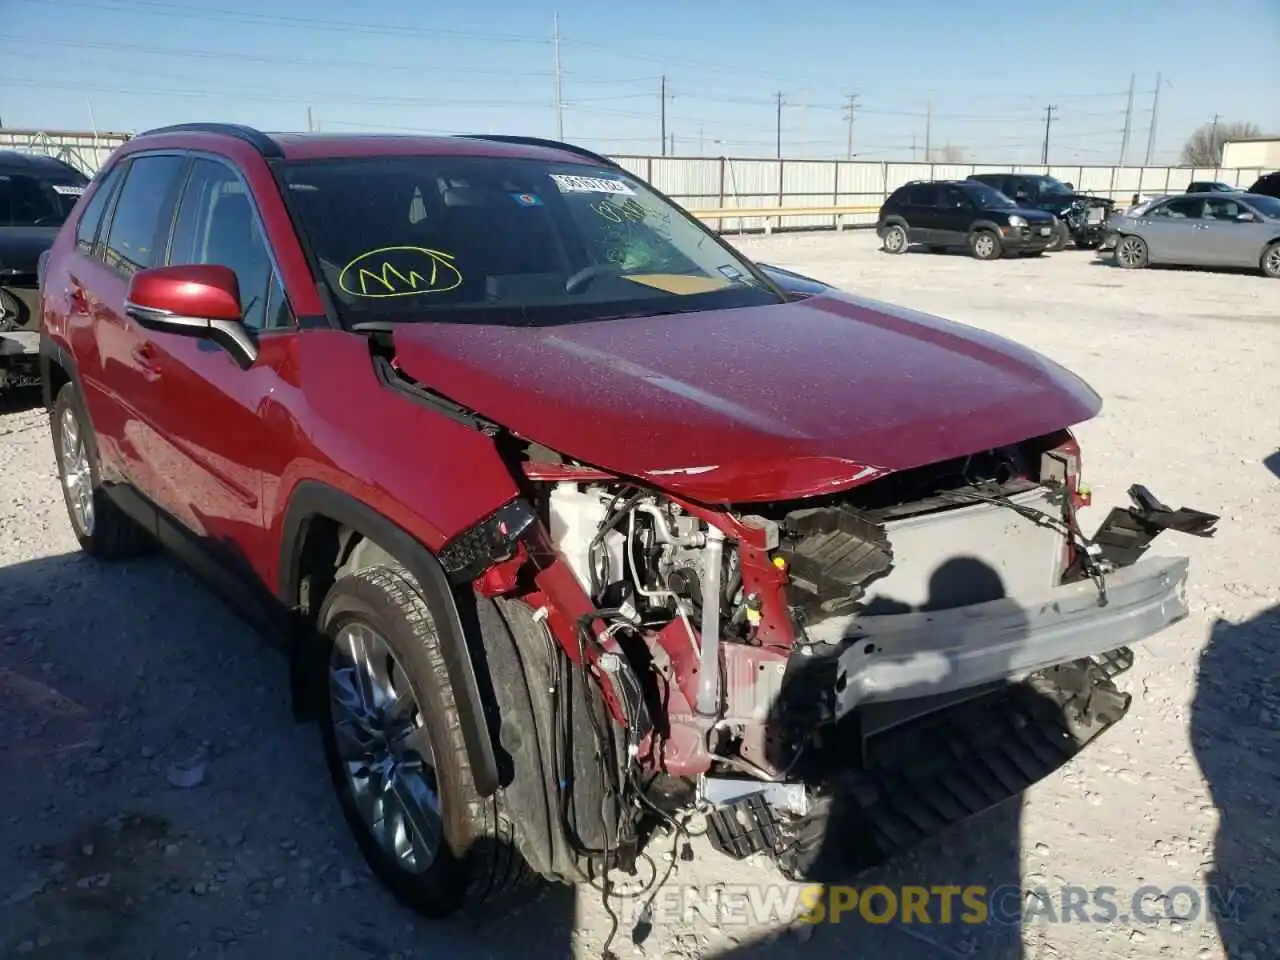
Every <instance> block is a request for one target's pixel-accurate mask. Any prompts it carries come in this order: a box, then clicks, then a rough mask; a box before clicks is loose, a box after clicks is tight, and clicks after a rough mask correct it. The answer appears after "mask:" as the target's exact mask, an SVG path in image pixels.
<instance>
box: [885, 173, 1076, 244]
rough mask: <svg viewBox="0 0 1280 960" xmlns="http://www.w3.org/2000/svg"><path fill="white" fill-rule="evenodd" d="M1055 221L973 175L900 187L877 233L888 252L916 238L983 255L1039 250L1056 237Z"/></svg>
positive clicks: (917, 182)
mask: <svg viewBox="0 0 1280 960" xmlns="http://www.w3.org/2000/svg"><path fill="white" fill-rule="evenodd" d="M1055 223H1056V221H1055V220H1054V218H1053V216H1052V214H1048V213H1044V212H1043V211H1040V210H1023V209H1021V208H1020V207H1019V206H1018V205H1017V204H1016V203H1014V202H1013V201H1012V200H1011V199H1009V198H1008V197H1006V196H1005V195H1004V194H1003V193H1001V192H1000V191H999V190H994V189H992V188H991V187H989V186H987V185H986V184H983V183H977V182H975V181H972V180H917V181H914V182H912V183H908V184H906V185H905V186H901V187H899V188H898V189H897V190H895V191H894V192H893V193H891V194H890V195H889V199H888V200H886V201H885V202H884V206H882V207H881V208H880V218H879V220H878V221H877V222H876V233H877V234H879V236H880V239H881V240H882V241H884V248H885V250H886V251H888V252H889V253H905V252H906V250H907V247H908V246H909V245H910V244H912V243H922V244H924V245H925V246H926V247H928V248H929V249H930V250H933V251H935V252H936V251H940V250H944V249H946V248H947V247H959V246H964V247H967V248H968V250H969V252H970V253H971V254H973V255H974V256H975V257H977V258H978V259H979V260H994V259H996V258H997V257H999V256H1000V255H1001V254H1018V253H1026V254H1032V255H1034V254H1039V253H1043V252H1044V251H1045V249H1046V248H1048V246H1049V245H1050V243H1052V241H1053V239H1054V233H1055V230H1056V227H1055Z"/></svg>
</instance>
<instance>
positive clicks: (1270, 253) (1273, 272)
mask: <svg viewBox="0 0 1280 960" xmlns="http://www.w3.org/2000/svg"><path fill="white" fill-rule="evenodd" d="M1258 265H1259V266H1260V267H1261V268H1262V272H1263V274H1265V275H1266V276H1268V277H1271V279H1273V280H1280V241H1278V242H1276V243H1273V244H1271V246H1269V247H1267V249H1265V250H1263V251H1262V259H1261V260H1260V261H1259V264H1258Z"/></svg>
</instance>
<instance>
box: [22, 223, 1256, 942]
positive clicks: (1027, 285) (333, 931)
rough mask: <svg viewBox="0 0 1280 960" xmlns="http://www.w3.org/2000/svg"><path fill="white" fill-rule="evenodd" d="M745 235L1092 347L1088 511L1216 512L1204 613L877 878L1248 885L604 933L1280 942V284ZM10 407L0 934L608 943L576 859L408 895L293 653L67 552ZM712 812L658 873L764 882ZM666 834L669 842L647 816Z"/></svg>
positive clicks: (880, 286) (1046, 344)
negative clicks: (1227, 895) (958, 910)
mask: <svg viewBox="0 0 1280 960" xmlns="http://www.w3.org/2000/svg"><path fill="white" fill-rule="evenodd" d="M739 242H740V245H741V246H742V248H743V249H744V250H745V251H746V252H748V253H749V254H750V255H752V256H754V257H756V258H758V259H761V260H764V261H767V262H773V263H777V264H779V265H781V266H786V267H790V268H792V269H796V270H800V271H801V272H806V273H809V274H811V275H814V276H817V277H820V278H822V279H825V280H827V281H829V282H833V283H835V284H837V285H840V286H843V287H845V288H847V289H850V290H854V291H856V292H859V293H862V294H865V295H869V296H873V297H879V298H882V299H885V300H890V301H894V302H897V303H901V304H904V305H907V306H910V307H913V308H916V309H920V310H924V311H928V312H932V313H938V314H942V315H945V316H948V317H951V318H953V319H956V320H960V321H964V322H968V323H972V324H975V325H977V326H981V327H985V328H987V329H990V330H993V331H995V332H997V333H1000V334H1004V335H1006V336H1009V337H1012V338H1014V339H1017V340H1020V341H1022V342H1024V343H1027V344H1028V345H1030V346H1032V347H1034V348H1036V349H1039V350H1041V351H1043V352H1045V353H1046V354H1048V355H1050V356H1051V357H1053V358H1055V359H1057V360H1059V361H1061V362H1063V363H1065V364H1066V365H1067V366H1069V367H1071V368H1073V369H1074V370H1075V371H1076V372H1078V373H1079V374H1081V375H1082V376H1084V377H1085V378H1086V379H1087V380H1089V381H1090V382H1091V383H1092V384H1093V385H1094V387H1095V388H1096V389H1098V390H1099V392H1100V393H1101V394H1102V395H1103V396H1104V398H1105V404H1106V405H1105V409H1104V411H1103V413H1102V414H1101V415H1100V416H1099V417H1098V418H1097V419H1095V420H1094V421H1092V422H1090V423H1088V424H1086V425H1084V426H1082V427H1081V428H1080V429H1079V431H1078V433H1079V436H1080V439H1081V442H1082V444H1083V446H1084V450H1085V473H1086V477H1087V479H1088V481H1089V482H1090V483H1091V485H1092V486H1093V489H1094V497H1095V507H1094V509H1093V511H1092V514H1093V516H1092V517H1090V518H1089V522H1088V523H1087V526H1089V527H1092V525H1094V524H1096V522H1097V521H1098V520H1100V519H1101V517H1102V515H1103V514H1104V512H1105V510H1106V509H1107V508H1109V507H1110V506H1112V505H1116V504H1121V503H1123V502H1124V493H1125V489H1126V488H1127V486H1128V485H1129V483H1131V482H1133V481H1135V480H1140V481H1145V482H1147V483H1149V484H1150V485H1151V486H1152V488H1153V490H1154V491H1155V492H1156V494H1157V495H1158V496H1160V497H1161V498H1162V499H1164V500H1166V502H1170V503H1171V504H1173V505H1175V506H1177V505H1184V504H1185V505H1187V506H1194V507H1198V508H1201V509H1205V510H1209V511H1212V512H1218V513H1221V514H1222V516H1223V522H1222V524H1221V530H1220V533H1219V534H1218V536H1217V537H1216V538H1215V539H1213V540H1209V541H1201V540H1194V539H1191V538H1176V539H1175V537H1174V536H1172V535H1171V536H1170V537H1169V538H1168V541H1167V542H1164V541H1162V544H1163V546H1164V549H1165V550H1168V549H1170V548H1176V549H1178V550H1180V551H1186V552H1189V553H1190V555H1191V556H1192V558H1193V577H1194V581H1193V585H1192V593H1191V602H1192V608H1193V613H1192V616H1191V617H1190V619H1188V620H1186V621H1184V622H1183V623H1181V624H1179V625H1177V626H1176V627H1175V628H1172V629H1171V630H1169V631H1167V632H1166V633H1165V634H1163V635H1162V636H1160V637H1159V638H1157V639H1154V640H1152V641H1150V642H1148V643H1146V644H1144V645H1143V646H1142V647H1141V651H1140V653H1141V655H1140V656H1139V659H1138V662H1137V665H1136V666H1135V667H1134V668H1133V670H1131V671H1130V672H1129V673H1128V674H1126V675H1125V676H1124V677H1123V678H1122V685H1123V686H1124V688H1125V689H1127V690H1129V691H1130V692H1132V693H1133V694H1134V704H1133V708H1132V710H1131V711H1130V714H1129V716H1128V717H1127V718H1126V720H1125V721H1124V722H1123V724H1122V725H1121V726H1120V727H1118V728H1117V729H1115V730H1113V731H1111V732H1110V733H1108V734H1107V735H1106V736H1105V737H1104V738H1103V739H1102V740H1101V741H1099V742H1098V743H1097V744H1095V745H1094V746H1093V747H1091V748H1090V749H1089V750H1087V751H1086V752H1085V753H1084V754H1083V755H1082V756H1081V757H1080V758H1078V759H1077V760H1076V761H1075V762H1074V763H1072V764H1070V765H1069V766H1068V767H1067V768H1065V769H1064V770H1062V771H1060V772H1059V773H1057V774H1056V775H1054V776H1052V777H1050V778H1049V779H1047V780H1046V781H1044V782H1042V783H1040V784H1038V785H1037V786H1036V787H1035V788H1033V789H1032V790H1031V791H1030V793H1029V794H1028V795H1027V796H1026V797H1025V798H1023V800H1022V801H1021V802H1015V803H1013V804H1007V805H1005V806H1004V807H1002V808H1000V809H997V810H994V811H991V812H990V813H989V814H987V815H984V816H982V817H980V818H977V819H976V820H975V821H973V822H972V823H971V824H970V825H968V826H966V827H965V828H964V829H963V830H960V831H957V832H956V833H954V834H952V835H948V836H946V837H942V838H938V839H937V840H935V841H934V842H931V843H930V844H928V845H926V846H925V847H923V848H921V849H920V850H919V851H918V852H917V853H915V854H914V855H912V856H911V857H909V858H905V859H903V860H901V861H898V862H896V863H894V864H892V865H890V866H889V867H888V868H886V869H884V870H881V871H878V872H877V873H876V874H875V875H874V876H873V877H871V878H869V879H863V880H862V881H861V882H862V883H863V884H864V885H865V884H866V883H868V882H882V883H886V884H889V885H895V884H921V885H925V886H930V885H936V884H957V885H967V884H983V885H986V886H988V887H994V886H999V885H1000V884H1004V883H1010V884H1018V883H1021V884H1023V885H1024V886H1026V887H1031V888H1037V887H1045V888H1048V889H1049V890H1050V891H1057V890H1059V889H1060V888H1061V887H1062V886H1063V885H1067V884H1071V885H1078V886H1082V887H1086V888H1094V887H1097V886H1100V885H1110V886H1112V887H1115V888H1116V889H1117V894H1116V899H1117V901H1118V902H1119V904H1120V912H1121V913H1125V912H1126V910H1127V907H1128V904H1129V898H1130V896H1131V895H1132V894H1133V893H1134V891H1136V890H1137V889H1138V888H1140V887H1142V886H1143V885H1144V884H1152V885H1156V886H1159V887H1161V888H1163V889H1165V890H1168V889H1169V888H1172V887H1176V886H1180V885H1181V886H1187V887H1191V888H1193V889H1194V890H1196V891H1199V892H1200V895H1201V896H1204V895H1205V894H1204V891H1205V887H1206V884H1209V883H1219V884H1223V885H1227V884H1247V885H1251V886H1252V887H1253V888H1254V889H1253V891H1252V893H1242V894H1241V895H1240V899H1239V900H1238V901H1237V903H1239V904H1241V910H1240V913H1239V917H1238V921H1237V922H1235V923H1232V922H1229V921H1223V922H1222V924H1221V927H1222V930H1221V932H1219V930H1218V929H1217V928H1218V926H1219V925H1218V924H1215V923H1214V922H1213V920H1212V919H1209V918H1207V917H1205V916H1204V915H1202V916H1200V917H1199V918H1197V919H1193V920H1184V921H1174V920H1169V919H1164V920H1162V921H1160V922H1158V923H1151V924H1146V923H1132V922H1130V923H1122V922H1114V923H1109V924H1100V923H1081V922H1079V920H1078V919H1075V920H1072V921H1071V922H1058V923H1054V922H1050V920H1048V919H1045V918H1044V914H1045V913H1046V912H1047V911H1046V910H1044V909H1041V910H1038V911H1036V912H1037V913H1038V914H1039V915H1040V918H1039V919H1036V920H1033V921H1029V922H1028V923H1026V924H1025V925H1024V926H1022V927H1021V928H1019V927H1008V926H1004V927H1002V926H1000V925H998V924H987V925H982V926H965V925H962V924H957V923H953V924H942V923H937V922H935V923H933V924H931V925H920V924H915V925H912V926H903V925H900V924H897V923H890V924H884V925H873V924H868V923H865V922H862V921H860V920H850V921H847V922H845V923H842V924H840V925H835V926H833V925H824V926H821V927H819V928H817V929H816V930H815V929H814V928H812V927H795V926H792V927H791V928H787V926H786V924H785V923H784V922H782V921H775V922H772V923H764V924H760V923H733V922H730V920H731V919H732V917H731V916H728V915H726V918H725V920H724V922H721V923H719V924H715V923H711V922H708V921H706V920H705V919H703V918H700V917H691V918H688V919H687V920H685V921H682V922H676V921H674V920H671V919H670V918H665V917H659V918H658V921H657V922H656V923H655V924H654V926H653V929H652V931H651V932H650V933H649V934H648V936H647V938H646V939H643V942H642V943H641V944H640V945H639V946H636V945H635V944H633V942H632V941H633V936H632V927H631V923H629V922H628V923H626V924H624V929H623V930H622V932H621V934H620V936H619V939H618V940H617V941H616V942H615V945H614V946H615V950H616V952H617V953H618V955H619V956H620V957H629V956H648V957H673V958H680V957H724V958H726V960H728V958H733V960H756V958H759V960H775V958H776V960H781V958H786V957H810V958H817V960H825V958H835V957H851V956H862V955H875V956H879V957H906V958H929V960H932V958H943V957H964V956H970V955H978V956H983V957H998V958H1012V957H1037V958H1048V957H1079V956H1096V957H1146V956H1160V957H1196V958H1210V957H1225V956H1228V950H1227V948H1226V947H1224V945H1223V944H1224V943H1226V944H1229V945H1230V950H1229V955H1230V956H1231V957H1233V958H1235V957H1239V958H1244V960H1249V958H1250V957H1253V958H1263V957H1278V956H1280V946H1276V945H1273V944H1272V942H1271V935H1272V934H1273V933H1274V932H1275V931H1276V930H1278V929H1280V902H1278V898H1280V894H1278V893H1277V891H1280V866H1278V865H1280V839H1278V837H1280V820H1278V819H1277V810H1278V809H1280V806H1278V805H1280V789H1277V788H1278V787H1280V754H1278V753H1277V750H1278V749H1280V736H1277V732H1278V731H1280V687H1278V685H1277V677H1278V676H1280V670H1278V669H1277V668H1278V667H1280V652H1278V651H1280V581H1278V580H1277V576H1276V570H1277V569H1280V395H1278V394H1277V391H1276V385H1277V382H1280V378H1278V377H1277V374H1276V369H1275V368H1276V366H1277V364H1278V363H1280V306H1278V305H1280V284H1277V283H1276V282H1274V281H1268V280H1264V279H1262V278H1260V277H1256V276H1250V275H1246V274H1213V273H1206V272H1192V271H1173V270H1159V271H1157V270H1151V271H1144V272H1141V273H1133V274H1131V273H1124V272H1121V271H1119V270H1116V269H1111V268H1108V267H1106V266H1103V265H1101V264H1099V263H1096V262H1095V260H1094V257H1093V256H1092V255H1091V254H1089V253H1086V252H1081V251H1066V252H1063V253H1059V254H1056V255H1052V256H1047V257H1043V258H1039V259H1034V260H1011V261H997V262H994V263H978V262H975V261H972V260H970V259H968V258H966V257H962V256H945V255H944V256H935V255H928V254H909V255H906V256H901V257H891V256H887V255H884V254H881V253H879V252H878V251H877V249H876V247H877V244H876V241H875V238H874V237H871V236H869V235H867V234H865V233H850V234H846V235H832V234H806V235H789V236H779V237H772V238H744V239H741V241H739ZM21 407H22V405H21V403H20V402H17V401H14V400H10V401H9V402H8V405H7V406H6V407H5V408H4V411H3V412H0V451H2V453H0V492H2V496H0V954H5V953H7V952H9V951H12V952H13V953H14V954H15V955H34V956H48V957H69V958H70V957H93V958H103V957H111V958H115V957H120V958H126V957H127V958H143V957H158V958H164V960H170V958H180V957H196V956H226V957H267V956H276V957H293V956H304V955H305V956H307V957H308V958H316V960H320V958H348V957H350V958H363V957H393V956H401V957H409V956H415V957H416V956H421V957H427V956H431V957H440V956H448V957H484V956H495V957H497V956H507V955H513V954H515V953H519V954H522V955H529V956H535V957H543V956H545V957H568V956H576V957H591V956H596V955H598V953H599V950H600V948H601V946H602V943H603V940H604V937H605V935H606V934H607V932H608V929H609V922H608V917H607V915H606V913H605V911H604V910H603V908H602V906H601V904H600V899H599V895H598V894H597V893H596V892H594V891H592V890H590V889H586V890H582V891H580V895H579V896H578V897H576V899H575V896H574V893H573V891H570V890H567V889H561V890H553V891H548V892H546V893H544V894H542V895H541V896H540V897H538V898H537V899H535V900H534V901H533V902H531V903H529V904H526V905H525V906H523V907H521V908H519V909H518V910H517V911H516V912H514V913H513V914H512V915H511V916H510V917H507V918H504V919H502V920H494V919H492V918H487V919H486V920H485V921H484V922H480V921H469V922H453V923H448V924H435V925H433V924H427V923H425V922H422V921H419V920H417V919H415V918H414V917H413V916H411V915H409V914H408V913H406V912H405V911H403V910H402V909H400V908H399V907H397V906H396V905H395V904H394V903H393V902H392V901H391V900H390V898H389V897H388V896H387V895H385V894H384V893H383V892H382V891H381V890H380V889H379V888H378V887H377V886H376V885H375V884H374V883H373V882H372V880H371V878H370V877H369V875H368V873H367V871H366V870H365V869H364V867H363V864H362V862H361V861H360V860H359V858H358V856H357V854H356V853H355V850H354V846H353V844H352V843H351V842H350V841H349V840H348V837H347V834H346V832H345V828H344V827H343V825H342V823H341V820H340V817H339V814H338V812H337V809H336V804H335V803H334V802H333V800H332V798H331V796H330V790H329V786H328V781H327V776H326V773H325V770H324V767H323V763H322V759H321V756H320V750H319V745H318V740H317V738H316V737H315V735H314V731H313V730H312V729H311V728H309V727H299V726H295V725H294V724H293V722H292V721H291V719H290V716H289V713H288V706H287V697H286V680H285V672H284V667H283V662H282V661H281V660H280V659H279V658H277V657H276V656H275V655H274V654H272V653H270V652H268V651H267V650H266V649H265V648H264V647H263V646H262V645H261V643H260V641H258V640H257V639H256V638H255V636H254V635H253V634H252V633H251V632H250V631H249V630H248V629H247V628H246V627H245V626H244V625H243V624H242V623H241V622H240V621H239V620H238V619H236V618H235V617H234V616H233V615H232V614H231V613H230V612H228V610H227V609H226V608H225V607H223V606H221V605H220V603H219V602H218V601H217V600H215V599H214V598H213V597H212V596H211V595H210V594H208V593H206V592H205V591H204V590H203V589H202V588H201V587H200V586H198V585H197V584H196V583H195V582H194V581H193V580H192V579H191V578H190V577H189V576H188V575H187V574H186V573H185V572H183V571H182V570H181V569H179V568H178V567H177V566H175V565H174V564H173V563H171V562H170V561H168V560H166V559H164V558H152V559H148V560H143V561H137V562H133V563H130V564H126V565H120V566H103V565H99V564H96V563H93V562H90V561H89V560H87V559H86V558H83V557H81V556H80V555H78V554H77V552H76V545H75V542H74V540H73V538H72V536H71V533H70V528H69V526H68V523H67V520H66V517H65V514H64V509H63V505H62V501H61V497H60V494H59V491H58V487H57V481H56V473H55V468H54V464H53V455H52V450H51V447H50V443H49V438H48V428H47V424H46V421H45V418H44V416H43V413H42V411H39V410H31V409H25V410H24V409H22V408H21ZM664 846H665V845H664ZM696 846H697V847H698V848H699V849H698V857H697V859H696V860H695V861H694V862H692V863H681V864H680V867H679V869H678V870H677V871H676V874H675V876H674V878H673V880H672V883H673V884H679V885H681V886H682V887H683V888H685V889H690V890H696V891H697V892H698V893H699V894H700V895H701V896H703V897H710V896H713V895H715V893H716V891H717V890H719V891H720V892H721V893H722V894H723V895H726V896H727V895H728V893H730V892H732V887H726V886H724V885H726V884H730V885H732V884H740V883H741V884H763V883H772V882H774V877H773V874H772V873H771V871H770V870H769V868H768V866H767V865H766V864H757V863H745V864H735V863H732V862H730V861H727V860H724V859H721V858H719V857H717V856H716V855H715V854H713V853H711V852H710V851H708V850H706V849H705V848H704V847H703V846H702V842H701V841H698V842H697V844H696ZM654 857H655V860H657V862H658V863H659V865H660V866H662V867H664V868H665V863H666V860H665V859H664V848H656V849H655V852H654ZM664 902H665V901H664ZM1030 902H1032V903H1034V901H1030ZM1051 902H1052V901H1051ZM1059 903H1060V901H1059ZM1184 908H1185V899H1184V901H1183V905H1182V906H1180V907H1179V908H1178V909H1184ZM1148 910H1149V911H1154V914H1155V915H1157V916H1163V915H1164V914H1163V906H1162V905H1161V904H1159V903H1154V904H1152V905H1151V906H1149V908H1148ZM1096 912H1097V911H1095V910H1093V909H1091V910H1090V911H1089V913H1090V914H1096ZM934 919H935V921H936V920H937V919H938V918H937V917H936V916H935V917H934ZM304 944H305V945H304Z"/></svg>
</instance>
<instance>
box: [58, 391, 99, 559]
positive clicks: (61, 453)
mask: <svg viewBox="0 0 1280 960" xmlns="http://www.w3.org/2000/svg"><path fill="white" fill-rule="evenodd" d="M58 460H59V461H60V463H59V466H61V468H62V486H63V488H64V489H65V490H66V493H67V506H69V507H70V508H71V519H72V520H73V521H75V525H76V527H77V528H79V533H80V534H81V535H83V536H86V537H91V536H93V474H92V472H91V471H90V469H89V451H88V448H87V447H86V446H85V442H84V437H82V436H81V435H80V421H79V420H78V419H77V417H76V414H75V410H74V409H72V408H71V407H69V406H68V407H67V408H66V409H64V410H63V411H62V418H61V420H60V421H59V423H58Z"/></svg>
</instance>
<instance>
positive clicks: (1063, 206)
mask: <svg viewBox="0 0 1280 960" xmlns="http://www.w3.org/2000/svg"><path fill="white" fill-rule="evenodd" d="M969 179H970V180H973V181H976V182H977V183H985V184H986V185H987V186H989V187H995V188H996V189H997V190H999V191H1000V192H1001V193H1003V194H1004V195H1005V196H1007V197H1013V199H1014V200H1016V201H1017V202H1018V206H1020V207H1028V208H1031V209H1034V210H1043V211H1045V212H1046V213H1052V214H1053V215H1054V216H1055V217H1057V218H1058V221H1059V223H1060V224H1061V226H1059V227H1058V235H1057V237H1055V238H1054V242H1053V243H1052V244H1051V245H1050V247H1049V249H1050V250H1051V251H1053V250H1061V249H1062V248H1063V247H1065V246H1066V245H1067V241H1068V240H1069V241H1071V242H1072V243H1074V244H1075V245H1076V246H1077V247H1083V248H1084V249H1087V250H1092V249H1094V248H1095V247H1097V246H1099V245H1100V244H1101V243H1102V238H1103V235H1104V234H1105V232H1106V231H1105V230H1104V229H1103V228H1104V226H1105V225H1106V222H1107V221H1108V220H1110V219H1111V214H1112V211H1113V209H1114V207H1115V201H1114V200H1109V199H1107V198H1106V197H1091V196H1089V195H1088V194H1083V193H1077V192H1076V188H1075V184H1072V183H1064V182H1063V181H1061V180H1059V179H1058V178H1057V177H1049V176H1045V175H1044V174H1039V173H975V174H973V175H972V176H970V177H969Z"/></svg>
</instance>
